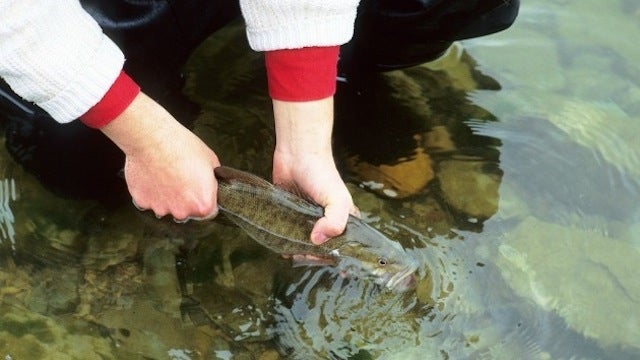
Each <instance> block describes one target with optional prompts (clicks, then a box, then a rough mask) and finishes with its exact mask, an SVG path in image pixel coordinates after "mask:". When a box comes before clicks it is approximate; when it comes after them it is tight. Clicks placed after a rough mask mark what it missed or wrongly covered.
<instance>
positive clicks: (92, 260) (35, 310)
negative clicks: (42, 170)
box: [0, 0, 640, 360]
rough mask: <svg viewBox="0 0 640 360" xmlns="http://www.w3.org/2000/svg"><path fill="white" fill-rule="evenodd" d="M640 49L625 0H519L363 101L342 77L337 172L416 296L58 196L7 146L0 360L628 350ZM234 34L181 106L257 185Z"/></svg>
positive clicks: (521, 355)
mask: <svg viewBox="0 0 640 360" xmlns="http://www.w3.org/2000/svg"><path fill="white" fill-rule="evenodd" d="M639 37H640V6H639V5H637V4H636V2H634V1H629V0H615V1H609V2H602V1H596V0H573V1H572V0H565V1H558V0H556V1H553V0H538V1H528V2H523V4H522V6H521V12H520V15H519V18H518V19H517V21H516V23H515V25H514V26H513V27H512V28H510V29H509V30H507V31H505V32H502V33H500V34H496V35H492V36H488V37H485V38H481V39H474V40H469V41H464V42H461V43H460V44H456V45H455V46H454V47H453V48H452V49H451V50H450V52H449V53H448V54H447V55H446V56H445V57H443V58H442V59H439V60H438V61H436V62H434V63H430V64H425V65H421V66H417V67H414V68H410V69H405V70H402V71H396V72H391V73H387V74H383V75H380V76H378V77H377V78H376V79H374V81H373V83H374V84H375V91H370V92H366V93H355V92H352V91H351V90H350V87H349V85H348V84H340V85H339V89H338V96H337V101H336V131H335V133H336V139H335V140H336V142H335V150H336V157H337V161H338V163H339V166H340V169H341V171H342V173H343V175H344V177H345V179H346V180H348V183H349V184H348V185H349V188H350V190H351V192H352V194H353V196H354V198H355V201H356V203H357V204H358V206H359V207H360V209H361V210H362V212H363V215H364V217H365V219H366V220H367V221H368V222H370V223H371V224H372V225H373V226H375V227H377V228H379V229H380V230H382V231H383V232H385V233H386V234H388V235H389V236H390V237H392V238H394V239H396V240H397V241H399V242H401V243H402V244H403V246H405V247H406V248H408V249H410V252H411V254H412V256H415V257H416V258H417V259H419V260H420V263H421V267H420V271H419V281H418V286H417V288H416V289H415V290H414V291H409V292H406V293H393V292H388V291H383V290H381V289H379V288H378V287H376V286H375V285H374V284H372V283H369V282H367V281H360V280H358V279H351V278H344V277H342V276H340V274H337V273H335V271H333V269H332V268H328V267H291V264H290V262H288V261H287V260H285V259H281V258H280V257H279V256H277V255H276V254H273V253H271V252H269V251H268V250H265V249H264V248H262V247H261V246H259V245H257V244H256V243H254V242H253V241H251V240H250V239H249V238H247V237H246V236H245V235H244V234H243V233H242V232H241V231H240V230H238V229H235V228H233V227H230V226H228V225H226V224H220V223H215V224H207V226H197V225H194V224H191V225H187V226H182V227H176V226H171V224H167V223H162V224H159V223H157V222H155V221H153V220H152V221H149V218H145V217H140V216H138V215H139V214H137V213H136V210H135V209H133V208H132V207H131V206H130V205H127V206H119V207H113V206H105V205H104V204H99V203H96V202H93V201H89V200H87V201H79V200H69V199H62V198H60V197H58V196H56V195H54V194H52V193H50V192H49V191H47V190H46V189H44V188H43V187H42V186H41V185H40V184H39V183H38V182H37V180H36V179H35V178H33V177H32V176H31V175H28V174H26V173H24V172H23V171H22V170H21V169H20V167H19V166H18V165H16V164H15V163H13V162H12V161H11V160H10V158H9V157H8V155H6V154H5V153H4V152H3V153H1V154H0V161H2V173H0V175H1V176H0V179H1V180H2V182H0V230H1V231H0V239H1V240H2V245H1V248H0V249H1V251H2V252H1V254H2V256H1V259H0V356H4V357H5V359H263V360H264V359H279V358H293V359H310V358H328V359H637V358H640V310H639V309H640V282H638V281H637V280H636V273H637V271H636V270H637V269H638V264H640V235H639V234H640V205H638V204H640V201H639V200H640V180H639V179H640V170H639V169H640V146H638V144H637V139H638V138H639V137H640V125H638V121H639V120H640V66H639V65H638V63H637V59H639V58H640V48H638V46H637V45H636V41H635V39H637V38H639ZM243 41H244V40H243V32H242V29H241V28H239V27H229V28H228V29H226V30H225V31H223V32H221V33H220V34H218V35H216V36H214V37H212V38H210V39H209V40H207V41H206V42H205V44H203V46H202V47H201V48H200V49H199V50H198V51H197V52H196V53H195V54H194V56H193V58H192V59H191V61H190V63H189V64H188V67H187V75H188V81H187V87H186V89H185V93H186V94H187V95H188V96H189V97H190V98H191V99H193V100H194V101H196V102H198V103H199V104H200V105H201V106H202V108H203V111H202V113H201V114H200V115H199V117H198V118H197V120H196V123H195V127H194V131H195V132H196V133H197V134H198V135H199V136H201V137H202V138H203V139H204V140H205V141H206V142H207V143H208V144H209V145H210V146H212V147H213V148H214V149H215V150H216V152H217V154H218V155H219V157H220V158H221V160H222V161H223V162H224V163H225V164H226V165H229V166H234V167H237V168H241V169H244V170H248V171H251V172H254V173H256V174H258V175H261V176H263V177H267V178H268V177H269V172H270V160H271V149H272V147H273V131H272V130H273V125H272V118H271V113H270V112H271V109H270V103H269V99H268V97H267V95H266V93H265V78H264V70H263V68H262V59H261V58H260V56H259V55H258V54H255V53H253V52H251V51H249V50H248V49H247V47H246V44H244V42H243ZM211 64H225V66H224V68H223V69H222V71H221V69H220V68H214V67H212V66H211Z"/></svg>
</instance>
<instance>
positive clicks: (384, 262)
mask: <svg viewBox="0 0 640 360" xmlns="http://www.w3.org/2000/svg"><path fill="white" fill-rule="evenodd" d="M378 265H380V266H386V265H387V258H383V257H381V258H378Z"/></svg>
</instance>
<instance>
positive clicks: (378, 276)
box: [332, 223, 418, 291]
mask: <svg viewBox="0 0 640 360" xmlns="http://www.w3.org/2000/svg"><path fill="white" fill-rule="evenodd" d="M343 236H344V237H345V240H344V241H343V242H342V243H341V245H340V246H339V247H336V248H335V249H333V250H332V255H333V256H334V257H335V258H337V259H338V260H339V262H338V266H339V267H340V270H342V271H344V272H345V273H346V274H347V275H354V276H356V277H365V278H370V279H373V280H374V281H375V282H376V283H377V284H379V285H383V286H385V287H387V288H389V289H393V290H402V291H404V290H407V289H409V288H412V287H413V286H414V285H415V282H416V279H415V273H416V270H417V269H418V261H417V260H416V259H414V258H413V257H411V256H410V255H409V253H408V252H407V251H405V249H404V248H403V247H402V246H401V245H400V244H399V243H398V242H396V241H393V240H391V239H389V238H387V237H386V236H385V235H384V234H382V233H380V232H379V231H377V230H376V229H374V228H372V227H370V226H368V225H367V224H364V223H362V224H358V225H357V226H349V225H348V226H347V230H346V231H345V233H344V234H343Z"/></svg>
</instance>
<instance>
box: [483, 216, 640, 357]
mask: <svg viewBox="0 0 640 360" xmlns="http://www.w3.org/2000/svg"><path fill="white" fill-rule="evenodd" d="M499 252H500V256H498V258H497V261H496V262H497V265H498V266H499V268H500V269H501V272H502V276H503V277H504V279H505V280H506V281H507V282H508V283H509V284H510V285H511V286H512V287H513V289H514V290H515V291H516V293H517V294H518V295H520V296H522V297H525V298H527V299H529V300H531V301H533V302H534V303H536V304H537V305H539V306H540V307H542V308H543V309H545V310H548V311H553V312H555V313H557V314H558V315H559V316H561V317H562V318H563V319H564V320H565V321H566V323H567V324H568V325H569V327H571V328H573V329H574V330H576V331H578V332H580V333H582V334H584V335H585V336H586V337H588V338H592V339H596V340H598V341H599V342H601V343H602V344H603V345H605V346H623V347H631V348H635V349H636V350H637V349H640V310H638V309H640V282H638V281H637V276H636V275H637V274H636V273H637V271H636V269H637V264H639V263H640V253H639V252H638V251H637V250H636V249H635V248H634V247H633V246H631V245H629V244H628V243H626V242H623V241H619V240H617V239H613V238H608V237H606V236H603V235H601V234H598V233H596V232H593V231H585V230H582V229H578V228H575V227H569V226H560V225H556V224H551V223H547V222H543V221H540V220H538V219H536V218H533V217H529V218H528V219H526V220H525V221H523V222H522V223H521V224H520V225H519V226H518V227H517V228H516V229H515V230H514V231H512V232H509V233H507V234H506V235H505V239H504V241H503V243H502V245H500V246H499Z"/></svg>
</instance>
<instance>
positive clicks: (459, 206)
mask: <svg viewBox="0 0 640 360" xmlns="http://www.w3.org/2000/svg"><path fill="white" fill-rule="evenodd" d="M487 165H490V164H489V163H487V162H485V161H476V160H446V161H442V162H440V164H439V169H438V175H437V176H438V179H439V180H440V189H441V190H442V195H443V197H444V200H445V202H446V203H447V204H449V205H450V206H451V207H453V208H454V209H456V210H457V211H459V212H462V213H465V214H467V215H469V216H471V217H474V218H476V219H488V218H489V217H491V216H492V215H493V214H495V213H496V211H497V210H498V199H499V195H498V188H499V187H500V179H501V175H499V174H495V173H488V172H487V171H485V168H486V167H487Z"/></svg>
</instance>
